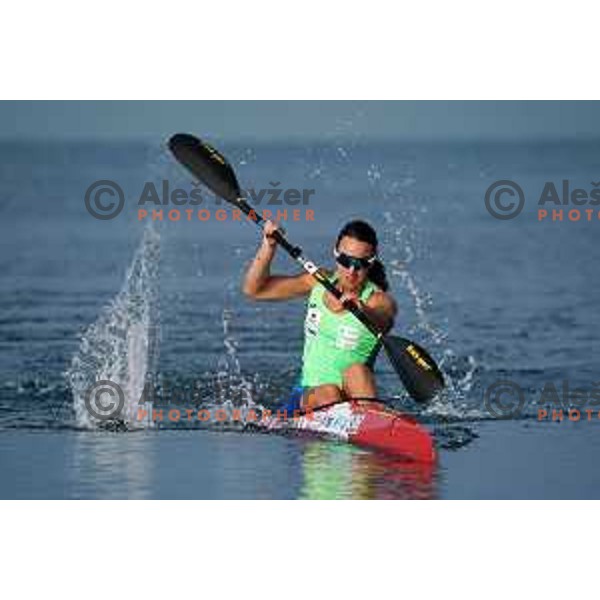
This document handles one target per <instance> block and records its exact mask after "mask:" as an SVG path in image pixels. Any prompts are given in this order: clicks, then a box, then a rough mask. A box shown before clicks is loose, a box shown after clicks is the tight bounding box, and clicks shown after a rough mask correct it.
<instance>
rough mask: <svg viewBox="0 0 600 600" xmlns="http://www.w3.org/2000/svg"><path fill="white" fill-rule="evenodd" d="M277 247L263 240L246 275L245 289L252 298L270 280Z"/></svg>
mask: <svg viewBox="0 0 600 600" xmlns="http://www.w3.org/2000/svg"><path fill="white" fill-rule="evenodd" d="M276 248H277V246H276V245H275V244H270V243H269V242H268V241H263V243H262V244H261V245H260V248H259V249H258V252H257V253H256V256H255V257H254V260H253V261H252V262H251V263H250V266H249V267H248V270H247V271H246V276H245V277H244V287H243V290H244V294H246V295H247V296H250V297H251V298H252V297H254V296H256V295H257V294H258V293H259V292H260V291H261V289H262V288H263V287H264V285H265V284H266V283H267V281H268V280H269V277H270V275H271V272H270V267H271V261H272V260H273V256H275V250H276Z"/></svg>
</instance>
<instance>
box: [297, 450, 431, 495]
mask: <svg viewBox="0 0 600 600" xmlns="http://www.w3.org/2000/svg"><path fill="white" fill-rule="evenodd" d="M303 459H304V460H303V477H304V479H303V484H302V488H301V491H300V498H304V499H320V500H333V499H431V498H434V497H435V496H436V493H435V485H434V474H435V465H424V464H418V463H410V462H406V461H400V460H398V459H393V458H390V457H386V456H382V455H378V454H374V453H370V452H363V451H362V450H359V449H357V448H355V447H353V446H349V445H347V444H341V443H339V444H338V443H333V442H323V441H312V442H311V443H310V444H308V445H306V446H305V448H304V454H303Z"/></svg>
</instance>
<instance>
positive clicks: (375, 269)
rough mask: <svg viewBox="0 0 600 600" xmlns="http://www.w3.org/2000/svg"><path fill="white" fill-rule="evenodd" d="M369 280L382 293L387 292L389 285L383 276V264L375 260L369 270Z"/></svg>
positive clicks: (384, 275) (385, 276)
mask: <svg viewBox="0 0 600 600" xmlns="http://www.w3.org/2000/svg"><path fill="white" fill-rule="evenodd" d="M369 279H370V280H371V281H372V282H373V283H374V284H375V285H376V286H377V287H378V288H381V289H382V290H383V291H384V292H387V291H388V289H389V287H390V285H389V283H388V280H387V275H386V274H385V267H384V266H383V263H382V262H381V261H380V260H379V259H378V258H377V259H375V262H374V263H373V264H372V265H371V268H370V269H369Z"/></svg>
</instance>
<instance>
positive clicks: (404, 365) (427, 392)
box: [383, 335, 445, 402]
mask: <svg viewBox="0 0 600 600" xmlns="http://www.w3.org/2000/svg"><path fill="white" fill-rule="evenodd" d="M383 347H384V348H385V351H386V353H387V355H388V358H389V359H390V362H391V363H392V366H393V367H394V369H395V370H396V373H398V376H399V377H400V379H401V380H402V383H403V384H404V387H405V388H406V391H407V392H408V393H409V394H410V396H411V397H412V399H413V400H415V401H416V402H428V401H429V400H431V399H432V398H433V397H434V396H435V395H436V394H437V393H438V392H439V391H440V390H441V389H443V388H444V385H445V384H444V376H443V375H442V373H441V371H440V370H439V368H438V366H437V365H436V364H435V361H434V360H433V358H431V356H429V354H428V353H427V352H426V351H425V350H424V349H423V348H421V347H420V346H419V345H418V344H415V343H414V342H411V341H409V340H405V339H404V338H400V337H395V336H392V335H390V336H386V337H384V338H383Z"/></svg>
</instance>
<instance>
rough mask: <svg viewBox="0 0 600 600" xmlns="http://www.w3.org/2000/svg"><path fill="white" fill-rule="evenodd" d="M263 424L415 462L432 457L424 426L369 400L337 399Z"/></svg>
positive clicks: (432, 443)
mask: <svg viewBox="0 0 600 600" xmlns="http://www.w3.org/2000/svg"><path fill="white" fill-rule="evenodd" d="M263 424H264V425H265V426H266V428H267V429H268V430H270V431H280V432H285V431H299V432H307V433H311V434H316V435H319V436H323V437H327V438H333V439H338V440H344V441H347V442H349V443H351V444H356V445H357V446H363V447H365V448H371V449H373V450H378V451H380V452H384V453H386V454H389V455H393V456H398V457H402V458H406V459H408V460H413V461H417V462H425V463H432V462H434V461H435V458H436V452H435V446H434V442H433V438H432V437H431V434H430V433H429V432H428V431H427V429H425V427H423V426H422V425H421V424H419V423H418V422H417V421H416V420H415V419H414V418H413V417H410V416H408V415H404V414H402V413H400V412H397V411H394V410H391V409H389V408H387V407H385V405H384V404H382V403H380V402H374V401H371V400H351V401H348V402H339V403H337V404H333V405H330V406H326V407H324V408H319V409H316V410H313V411H311V412H308V413H306V414H305V415H302V416H300V417H297V418H289V419H283V418H280V417H277V416H272V417H270V418H269V419H268V421H267V422H266V423H263Z"/></svg>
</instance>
